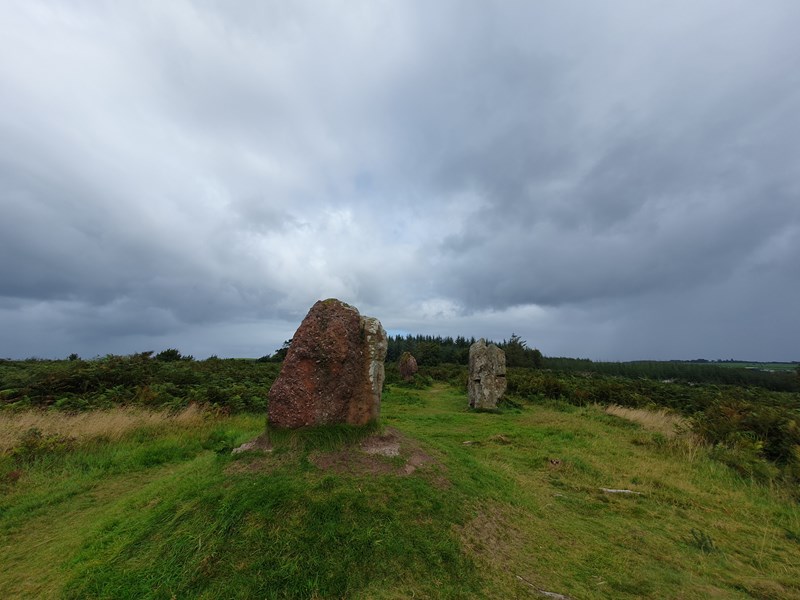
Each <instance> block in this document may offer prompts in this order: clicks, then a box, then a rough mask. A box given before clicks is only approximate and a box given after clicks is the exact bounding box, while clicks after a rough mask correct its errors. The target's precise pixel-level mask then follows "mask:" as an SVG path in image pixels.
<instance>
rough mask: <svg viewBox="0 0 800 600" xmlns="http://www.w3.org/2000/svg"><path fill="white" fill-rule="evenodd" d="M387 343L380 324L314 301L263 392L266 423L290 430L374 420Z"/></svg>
mask: <svg viewBox="0 0 800 600" xmlns="http://www.w3.org/2000/svg"><path fill="white" fill-rule="evenodd" d="M387 346H388V342H387V339H386V332H385V331H384V330H383V327H382V326H381V323H380V321H378V319H375V318H373V317H363V316H361V315H360V314H359V312H358V309H356V308H355V307H353V306H350V305H349V304H345V303H344V302H341V301H340V300H336V299H333V298H331V299H328V300H320V301H319V302H317V303H316V304H314V306H312V307H311V310H310V311H308V314H307V315H306V318H305V319H303V322H302V323H301V324H300V327H299V328H298V329H297V332H296V333H295V334H294V337H293V338H292V344H291V346H289V352H288V353H287V354H286V358H285V359H284V361H283V367H282V368H281V372H280V374H279V375H278V378H277V379H276V380H275V383H274V384H272V388H271V389H270V390H269V424H270V426H272V427H280V428H296V427H305V426H309V425H328V424H331V423H350V424H352V425H365V424H366V423H369V422H370V421H374V420H376V419H377V418H378V415H379V413H380V406H381V391H382V389H383V379H384V368H383V361H384V359H385V358H386V350H387Z"/></svg>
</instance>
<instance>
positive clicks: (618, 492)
mask: <svg viewBox="0 0 800 600" xmlns="http://www.w3.org/2000/svg"><path fill="white" fill-rule="evenodd" d="M600 490H601V491H603V492H605V493H606V494H636V495H638V496H641V495H642V492H634V491H633V490H610V489H608V488H600Z"/></svg>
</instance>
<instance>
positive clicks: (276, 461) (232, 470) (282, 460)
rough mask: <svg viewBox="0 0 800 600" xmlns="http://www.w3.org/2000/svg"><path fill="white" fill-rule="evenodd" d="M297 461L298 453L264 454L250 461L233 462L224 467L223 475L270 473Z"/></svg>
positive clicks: (298, 458)
mask: <svg viewBox="0 0 800 600" xmlns="http://www.w3.org/2000/svg"><path fill="white" fill-rule="evenodd" d="M299 460H300V455H299V453H298V452H293V451H289V452H276V453H270V454H264V455H263V456H258V457H257V458H253V459H252V460H247V459H244V460H235V461H233V462H231V463H230V464H229V465H228V466H227V467H225V473H227V474H229V475H230V474H238V473H272V472H273V471H276V470H278V469H280V468H281V467H285V466H288V465H290V464H294V463H297V462H298V461H299Z"/></svg>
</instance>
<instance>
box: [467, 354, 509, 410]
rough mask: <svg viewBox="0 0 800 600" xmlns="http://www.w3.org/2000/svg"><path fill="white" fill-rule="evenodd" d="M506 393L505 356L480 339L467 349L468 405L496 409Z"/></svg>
mask: <svg viewBox="0 0 800 600" xmlns="http://www.w3.org/2000/svg"><path fill="white" fill-rule="evenodd" d="M505 391H506V354H505V352H503V351H502V350H501V349H500V348H498V347H497V346H495V345H494V344H489V345H487V344H486V340H484V339H480V340H478V341H477V342H475V343H474V344H472V345H471V346H470V347H469V405H470V406H471V407H472V408H477V409H484V410H485V409H493V408H497V401H498V400H500V397H501V396H502V395H503V394H504V393H505Z"/></svg>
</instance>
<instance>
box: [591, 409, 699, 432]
mask: <svg viewBox="0 0 800 600" xmlns="http://www.w3.org/2000/svg"><path fill="white" fill-rule="evenodd" d="M605 411H606V412H607V413H608V414H610V415H614V416H616V417H621V418H623V419H627V420H628V421H633V422H634V423H638V424H639V425H641V426H642V427H644V428H645V429H650V430H651V431H657V432H658V433H660V434H661V435H663V436H664V437H667V438H674V437H676V436H677V434H678V432H679V431H685V430H686V429H687V427H688V422H687V421H686V419H684V418H683V417H681V416H679V415H675V414H671V413H669V412H667V411H666V410H645V409H642V408H626V407H625V406H619V405H617V404H611V405H609V406H607V407H606V408H605Z"/></svg>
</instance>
